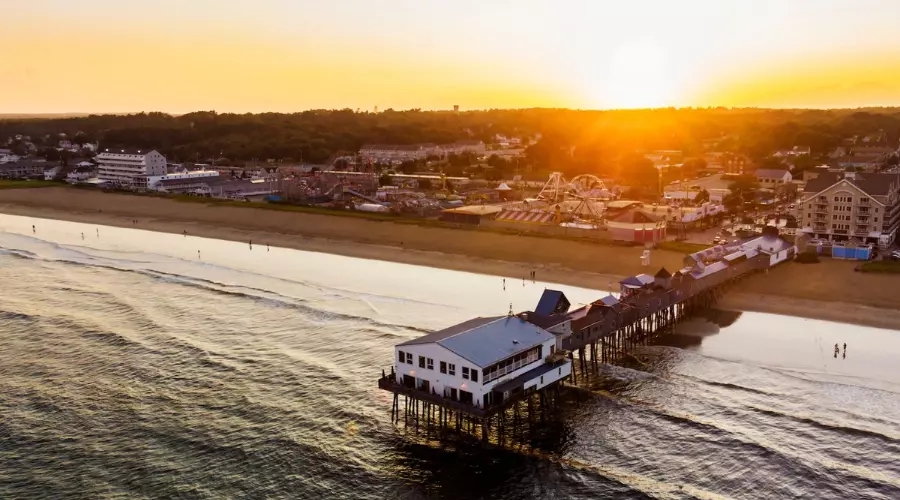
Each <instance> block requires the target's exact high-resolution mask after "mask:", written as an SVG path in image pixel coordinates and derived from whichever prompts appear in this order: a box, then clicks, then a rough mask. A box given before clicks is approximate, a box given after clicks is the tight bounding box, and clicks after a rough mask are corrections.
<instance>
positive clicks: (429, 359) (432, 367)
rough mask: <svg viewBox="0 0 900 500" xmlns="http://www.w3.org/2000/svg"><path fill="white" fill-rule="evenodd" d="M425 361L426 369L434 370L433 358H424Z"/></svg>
mask: <svg viewBox="0 0 900 500" xmlns="http://www.w3.org/2000/svg"><path fill="white" fill-rule="evenodd" d="M426 361H427V362H428V369H429V370H434V360H433V359H431V358H428V359H426Z"/></svg>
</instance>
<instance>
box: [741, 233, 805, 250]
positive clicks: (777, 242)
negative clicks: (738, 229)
mask: <svg viewBox="0 0 900 500" xmlns="http://www.w3.org/2000/svg"><path fill="white" fill-rule="evenodd" d="M792 246H794V244H793V243H790V242H788V241H787V240H785V239H783V238H780V237H778V236H767V235H763V236H758V237H756V238H750V239H747V240H744V241H741V242H740V248H741V250H744V251H746V250H753V249H758V250H762V251H763V252H767V253H778V252H780V251H782V250H787V249H788V248H791V247H792Z"/></svg>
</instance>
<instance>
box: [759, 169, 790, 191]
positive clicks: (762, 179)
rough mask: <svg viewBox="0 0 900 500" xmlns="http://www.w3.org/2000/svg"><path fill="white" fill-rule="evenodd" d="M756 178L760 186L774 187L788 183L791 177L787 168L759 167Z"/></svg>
mask: <svg viewBox="0 0 900 500" xmlns="http://www.w3.org/2000/svg"><path fill="white" fill-rule="evenodd" d="M756 180H757V181H758V182H759V184H760V186H761V187H764V188H769V189H775V188H778V187H780V186H784V185H787V184H790V183H791V181H792V180H793V177H792V176H791V172H790V171H788V170H775V169H767V168H761V169H759V170H757V171H756Z"/></svg>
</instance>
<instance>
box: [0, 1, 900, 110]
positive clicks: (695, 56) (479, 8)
mask: <svg viewBox="0 0 900 500" xmlns="http://www.w3.org/2000/svg"><path fill="white" fill-rule="evenodd" d="M3 16H4V18H5V20H6V21H5V22H4V23H3V28H2V29H0V47H3V51H2V53H3V57H2V59H0V61H2V62H0V113H28V112H33V113H50V112H122V111H141V110H147V111H150V110H159V111H168V112H186V111H193V110H213V109H214V110H217V111H220V112H227V111H231V112H246V111H253V112H257V111H298V110H303V109H309V108H362V109H369V110H371V109H372V108H373V107H374V106H378V107H379V109H385V108H388V107H393V108H398V109H406V108H414V107H415V108H424V109H447V108H450V107H452V105H453V104H459V105H460V107H461V108H462V109H480V108H489V107H532V106H560V107H572V108H616V107H648V106H669V105H671V106H688V105H693V106H708V105H726V106H777V107H793V106H796V107H855V106H866V105H900V0H771V1H770V0H659V1H653V0H643V1H641V0H628V1H623V0H615V1H607V0H515V1H513V0H456V1H436V0H317V1H310V0H253V1H238V0H218V1H214V0H152V1H137V0H81V1H78V2H75V1H71V0H28V1H19V2H10V3H9V5H5V6H4V9H3Z"/></svg>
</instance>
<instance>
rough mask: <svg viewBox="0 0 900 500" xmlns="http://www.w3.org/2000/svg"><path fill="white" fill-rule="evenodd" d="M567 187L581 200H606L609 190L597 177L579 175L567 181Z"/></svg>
mask: <svg viewBox="0 0 900 500" xmlns="http://www.w3.org/2000/svg"><path fill="white" fill-rule="evenodd" d="M569 186H570V187H571V189H572V190H573V191H574V192H575V195H576V196H577V197H579V198H581V199H584V198H607V197H609V194H610V193H609V190H608V189H606V184H604V183H603V181H601V180H600V178H599V177H597V176H596V175H592V174H581V175H579V176H576V177H573V178H572V180H571V181H569Z"/></svg>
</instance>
